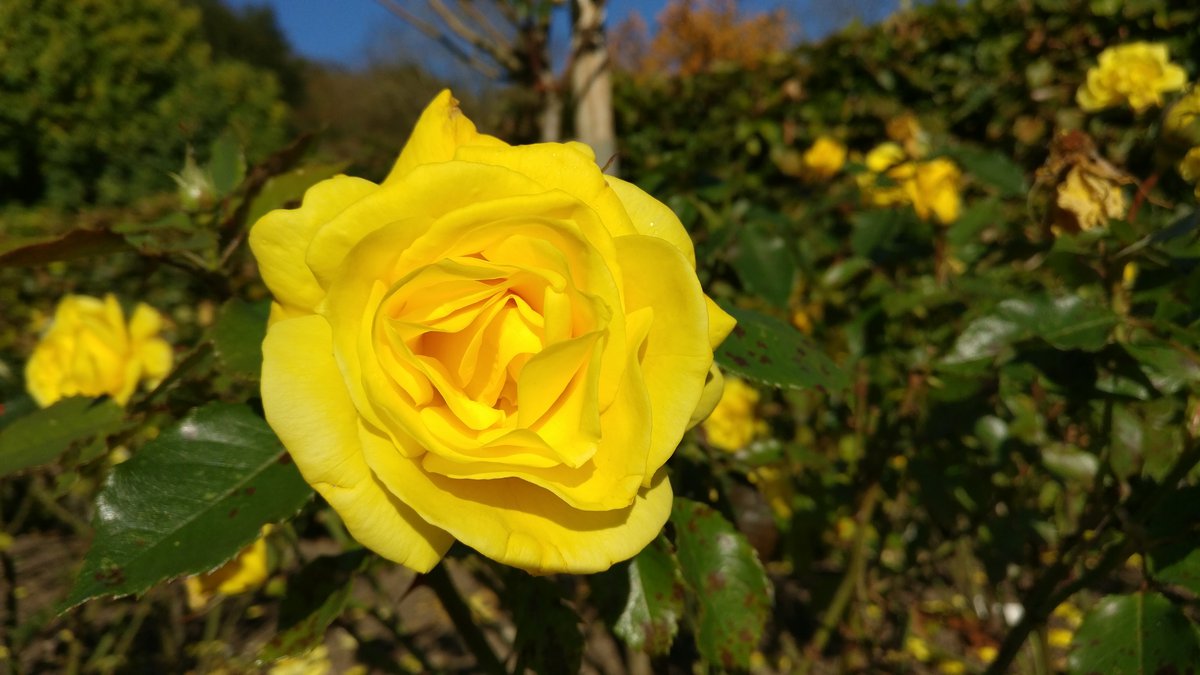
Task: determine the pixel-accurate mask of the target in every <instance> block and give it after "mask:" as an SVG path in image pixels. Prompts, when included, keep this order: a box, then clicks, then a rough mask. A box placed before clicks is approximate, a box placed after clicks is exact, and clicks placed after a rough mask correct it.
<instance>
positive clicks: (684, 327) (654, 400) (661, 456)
mask: <svg viewBox="0 0 1200 675" xmlns="http://www.w3.org/2000/svg"><path fill="white" fill-rule="evenodd" d="M616 244H617V256H618V257H619V258H620V260H621V269H622V270H623V271H624V273H625V302H626V306H625V310H626V313H631V312H635V311H637V310H639V309H642V308H644V307H648V308H651V309H653V311H654V318H653V321H652V323H651V324H650V331H649V333H648V334H647V335H646V341H645V344H644V345H642V349H643V350H644V356H643V357H642V372H643V374H644V376H645V380H646V389H647V390H648V391H649V392H650V406H651V409H652V410H653V411H654V423H653V427H652V429H651V441H650V453H649V456H648V457H647V461H646V469H647V470H646V475H647V479H649V476H651V475H653V474H654V472H655V471H656V470H657V469H658V467H660V466H662V465H663V464H664V463H665V462H666V461H667V458H669V457H670V456H671V453H673V452H675V447H676V446H677V445H679V441H680V439H681V438H683V434H684V432H685V431H687V428H688V422H689V420H690V419H691V417H692V413H693V412H695V410H696V405H697V404H698V403H699V402H700V394H701V393H702V392H703V389H704V381H705V378H706V376H707V375H708V369H709V367H711V366H712V347H710V346H709V333H708V323H709V320H708V306H707V303H706V301H705V295H704V293H703V292H702V291H701V290H700V282H699V281H698V280H697V279H696V273H695V272H694V271H693V270H692V268H691V266H690V265H689V264H688V262H687V260H686V259H684V257H683V254H682V253H680V252H679V251H678V250H677V249H676V248H675V247H673V246H671V245H670V244H668V243H667V242H665V241H663V240H661V239H657V238H655V237H646V236H632V237H619V238H618V239H617V240H616Z"/></svg>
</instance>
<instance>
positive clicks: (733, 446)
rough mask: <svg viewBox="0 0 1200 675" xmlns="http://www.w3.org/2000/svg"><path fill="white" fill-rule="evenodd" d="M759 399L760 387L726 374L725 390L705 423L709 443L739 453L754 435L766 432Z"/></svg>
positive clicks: (705, 432)
mask: <svg viewBox="0 0 1200 675" xmlns="http://www.w3.org/2000/svg"><path fill="white" fill-rule="evenodd" d="M758 400H759V393H758V390H757V389H755V388H754V387H751V386H750V385H749V384H747V383H746V381H745V380H742V379H740V378H737V377H733V376H729V377H726V378H725V393H724V394H722V395H721V400H720V401H719V402H718V403H717V407H716V408H713V411H712V414H710V415H709V416H708V419H706V420H704V422H703V423H702V426H703V428H704V435H705V437H706V438H707V439H708V442H709V444H711V445H712V446H714V447H717V448H720V449H722V450H726V451H729V452H736V451H738V450H741V449H742V448H744V447H746V446H747V445H749V444H750V441H752V440H754V437H755V436H757V435H758V434H760V433H764V432H765V431H766V429H767V425H766V422H764V421H763V420H761V419H759V418H758V415H757V413H756V411H755V408H756V407H757V406H758Z"/></svg>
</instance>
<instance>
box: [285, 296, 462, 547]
mask: <svg viewBox="0 0 1200 675" xmlns="http://www.w3.org/2000/svg"><path fill="white" fill-rule="evenodd" d="M262 397H263V409H264V411H265V412H266V416H267V421H268V422H270V424H271V428H273V429H275V431H276V433H278V434H279V437H280V440H282V441H283V444H284V447H286V448H287V449H288V452H289V453H290V454H291V456H292V459H293V460H295V462H296V466H297V467H299V469H300V472H301V473H302V474H304V479H305V480H306V481H308V483H309V484H311V485H312V486H313V487H314V488H316V490H317V491H318V492H320V493H321V495H322V496H323V497H325V499H326V500H327V501H328V502H329V504H330V505H331V506H333V508H334V510H335V511H337V512H338V515H340V516H341V517H342V520H343V521H345V523H346V527H347V529H349V530H350V533H351V534H352V535H354V538H355V539H357V540H358V541H360V542H362V544H363V545H364V546H367V547H368V548H371V549H373V550H375V551H377V552H378V553H379V554H381V555H383V556H384V557H386V558H388V559H390V560H394V561H395V562H398V563H400V564H402V565H405V566H407V567H411V568H413V569H415V570H418V571H428V570H430V569H431V568H433V566H434V565H436V564H437V562H438V560H440V559H441V557H442V555H443V554H445V552H446V549H448V548H449V547H450V544H451V543H453V539H452V538H451V537H450V535H449V534H447V533H446V532H444V531H442V530H440V529H438V528H436V527H434V526H433V525H430V524H429V523H428V522H426V521H425V520H423V519H422V518H421V517H420V516H418V515H417V514H416V512H415V511H413V510H412V509H411V508H410V507H409V506H407V505H406V504H404V503H403V502H401V501H400V500H398V499H397V498H396V497H395V496H394V495H393V494H391V493H390V492H388V491H387V490H385V489H384V488H383V486H382V484H381V483H380V481H379V479H378V478H377V477H376V476H375V475H374V474H373V473H372V472H371V469H370V468H369V467H368V466H367V464H366V462H365V461H364V459H363V455H362V446H361V444H360V442H359V434H360V431H361V430H360V418H359V415H358V412H357V411H356V410H355V409H354V405H353V404H352V403H351V402H350V398H349V396H348V395H347V394H346V393H345V385H344V384H343V383H342V376H341V373H340V372H339V371H338V368H337V364H336V363H334V360H333V339H332V337H331V335H330V330H329V325H328V324H327V323H326V322H325V319H324V318H322V317H320V316H306V317H301V318H298V319H290V320H286V321H279V322H277V323H275V324H273V325H271V327H270V329H269V330H268V331H267V338H266V340H265V341H263V376H262ZM363 433H364V434H365V435H368V436H371V434H370V432H363ZM372 437H373V436H372ZM387 442H388V443H389V445H390V443H391V442H390V441H387Z"/></svg>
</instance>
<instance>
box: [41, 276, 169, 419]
mask: <svg viewBox="0 0 1200 675" xmlns="http://www.w3.org/2000/svg"><path fill="white" fill-rule="evenodd" d="M162 323H163V320H162V315H160V314H159V313H158V312H157V311H155V310H154V309H152V308H151V307H150V306H149V305H146V304H143V303H138V305H137V307H136V308H135V309H134V311H133V317H132V318H131V319H130V321H129V323H128V324H126V323H125V314H124V312H123V311H122V310H121V305H120V304H119V303H118V302H117V299H116V297H115V296H113V295H112V294H111V293H110V294H108V295H106V296H104V299H100V298H93V297H89V296H86V295H68V296H66V297H64V298H63V299H62V300H61V301H59V303H58V308H57V309H56V310H55V312H54V320H53V322H51V324H50V328H49V329H48V330H47V331H46V333H45V334H44V335H43V336H42V339H41V341H40V342H38V344H37V346H36V347H34V350H33V354H32V355H31V356H30V357H29V362H28V363H27V364H26V365H25V386H26V388H27V389H28V390H29V394H30V396H32V397H33V399H34V400H35V401H37V404H38V405H39V406H41V407H43V408H44V407H46V406H48V405H50V404H51V403H54V402H55V401H57V400H59V399H61V398H67V397H69V396H102V395H104V394H108V395H109V396H112V397H113V399H114V400H116V402H117V403H120V404H122V405H124V404H125V403H126V402H127V401H129V398H130V397H131V396H133V392H134V391H135V390H136V389H137V386H138V383H139V382H141V381H145V382H146V384H147V386H150V387H153V386H155V385H156V384H158V383H159V382H160V381H162V378H163V377H165V376H166V374H167V372H169V371H170V370H171V359H172V356H171V346H170V345H168V344H167V343H166V341H164V340H163V339H161V338H160V337H158V333H159V331H160V330H161V329H162Z"/></svg>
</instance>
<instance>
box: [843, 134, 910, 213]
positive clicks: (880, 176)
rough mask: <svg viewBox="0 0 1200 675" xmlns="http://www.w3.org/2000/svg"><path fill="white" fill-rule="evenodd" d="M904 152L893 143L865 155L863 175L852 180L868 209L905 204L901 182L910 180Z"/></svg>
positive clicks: (884, 144)
mask: <svg viewBox="0 0 1200 675" xmlns="http://www.w3.org/2000/svg"><path fill="white" fill-rule="evenodd" d="M905 160H906V157H905V154H904V149H903V148H901V147H900V146H899V145H897V144H895V143H881V144H879V145H877V146H875V148H873V149H872V150H871V151H870V152H868V153H867V156H866V159H865V163H866V165H867V171H866V172H865V173H860V174H858V176H856V177H855V180H856V181H857V182H858V188H859V190H861V191H862V193H863V196H865V197H866V198H867V202H868V203H869V204H871V205H872V206H898V205H901V204H907V203H908V201H909V200H908V194H907V193H906V192H905V190H904V185H903V183H904V181H906V180H909V179H911V178H912V175H913V170H912V164H910V163H908V162H906V161H905Z"/></svg>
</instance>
